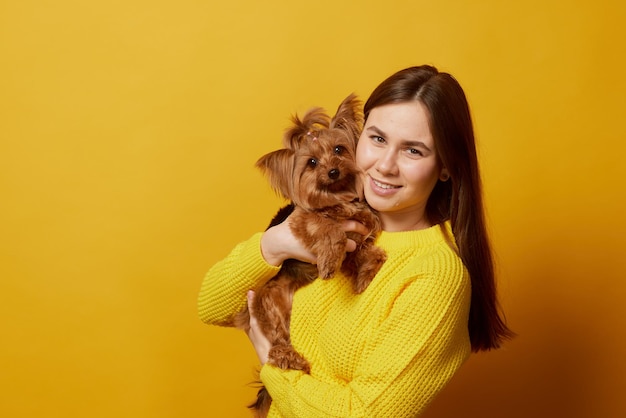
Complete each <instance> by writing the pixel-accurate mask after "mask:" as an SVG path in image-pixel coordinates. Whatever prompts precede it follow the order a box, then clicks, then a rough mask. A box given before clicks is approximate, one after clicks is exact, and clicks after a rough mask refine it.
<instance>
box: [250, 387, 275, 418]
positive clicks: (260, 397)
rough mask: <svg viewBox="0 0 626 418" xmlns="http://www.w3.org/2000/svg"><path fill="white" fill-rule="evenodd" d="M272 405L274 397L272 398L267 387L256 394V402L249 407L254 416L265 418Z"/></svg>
mask: <svg viewBox="0 0 626 418" xmlns="http://www.w3.org/2000/svg"><path fill="white" fill-rule="evenodd" d="M271 404H272V397H271V396H270V394H269V392H268V391H267V389H265V386H263V387H261V389H259V392H258V393H257V394H256V401H254V402H253V403H251V404H250V405H248V408H250V409H251V410H252V411H253V412H254V416H255V417H256V418H265V417H267V414H268V413H269V410H270V405H271Z"/></svg>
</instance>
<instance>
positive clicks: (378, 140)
mask: <svg viewBox="0 0 626 418" xmlns="http://www.w3.org/2000/svg"><path fill="white" fill-rule="evenodd" d="M372 141H374V142H376V143H377V144H384V143H385V138H383V137H382V136H373V137H372Z"/></svg>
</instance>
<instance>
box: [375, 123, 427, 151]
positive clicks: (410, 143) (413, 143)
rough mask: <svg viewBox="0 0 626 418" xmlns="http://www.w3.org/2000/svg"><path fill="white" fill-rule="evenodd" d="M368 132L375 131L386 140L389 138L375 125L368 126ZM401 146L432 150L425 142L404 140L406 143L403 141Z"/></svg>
mask: <svg viewBox="0 0 626 418" xmlns="http://www.w3.org/2000/svg"><path fill="white" fill-rule="evenodd" d="M366 130H367V131H373V132H374V133H375V134H376V135H380V136H381V137H383V138H386V137H387V136H386V134H385V133H384V132H383V131H382V130H380V129H379V128H378V127H377V126H375V125H372V126H368V127H367V129H366ZM401 144H402V146H405V147H421V148H424V149H425V150H426V151H430V150H431V149H430V148H428V146H427V145H426V144H425V143H424V142H422V141H409V140H404V141H401Z"/></svg>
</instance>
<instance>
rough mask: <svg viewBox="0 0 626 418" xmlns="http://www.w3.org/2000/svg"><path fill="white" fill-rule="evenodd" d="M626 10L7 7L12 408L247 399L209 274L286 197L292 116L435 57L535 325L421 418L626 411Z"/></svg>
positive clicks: (2, 114)
mask: <svg viewBox="0 0 626 418" xmlns="http://www.w3.org/2000/svg"><path fill="white" fill-rule="evenodd" d="M625 21H626V8H625V6H624V2H622V1H619V0H615V1H608V0H604V1H582V0H577V1H567V2H566V1H550V0H529V1H525V2H508V1H500V0H484V1H481V0H478V1H453V0H447V1H435V2H434V1H425V0H411V1H409V0H403V1H400V0H387V1H352V2H344V1H341V0H319V1H315V2H300V1H293V0H290V1H288V0H270V1H267V2H259V1H252V0H247V1H243V0H232V1H224V2H217V1H209V0H205V1H200V0H178V1H175V2H174V1H163V0H151V1H146V0H123V1H122V0H110V1H83V0H56V1H52V0H40V1H33V0H20V1H9V0H0V139H1V142H0V192H1V199H2V200H1V203H0V215H1V224H0V227H1V230H0V237H1V244H0V256H1V260H0V261H1V262H0V316H1V317H2V319H1V321H2V328H1V334H0V335H1V337H0V338H1V341H0V416H3V417H35V416H44V417H65V418H66V417H92V418H96V417H145V418H162V417H163V418H165V417H168V418H169V417H185V418H192V417H248V416H249V415H248V412H247V411H246V410H245V408H244V407H243V405H244V404H245V403H246V402H248V401H249V400H250V399H252V397H253V396H254V389H252V388H251V387H249V386H247V385H248V383H249V382H250V381H251V380H252V378H253V370H254V366H255V356H254V353H253V351H252V349H251V348H250V347H249V344H248V342H247V340H246V338H245V336H243V334H241V333H239V332H236V331H234V330H231V329H221V328H215V327H209V326H205V325H203V324H201V323H200V322H199V320H198V318H197V314H196V306H195V303H196V296H197V291H198V289H199V286H200V282H201V280H202V277H203V275H204V273H205V271H206V270H207V269H208V268H209V267H210V266H211V265H212V264H213V263H214V262H215V261H217V260H218V259H220V258H221V257H223V256H224V255H225V254H226V253H227V252H228V251H229V249H230V248H231V247H232V246H233V245H235V244H236V243H237V242H239V241H241V240H243V239H246V238H247V237H248V236H250V235H251V234H252V233H253V232H255V231H257V230H261V229H263V228H264V227H265V225H266V223H267V222H268V221H269V219H270V218H271V216H272V215H273V213H274V212H275V210H276V209H277V207H278V205H280V204H281V202H280V200H278V199H277V198H276V197H275V196H274V194H273V193H272V192H271V191H270V189H269V188H268V186H267V183H266V181H265V179H263V178H262V176H261V175H260V174H259V173H258V172H257V171H256V170H255V169H254V167H253V165H254V162H255V161H256V159H257V158H258V157H259V156H260V155H262V154H263V153H265V152H268V151H270V150H272V149H275V148H276V147H278V146H279V144H280V137H281V134H282V132H283V130H284V128H285V127H286V126H287V124H288V117H289V115H290V114H292V113H294V112H301V111H303V110H305V109H307V108H308V107H311V106H315V105H322V106H324V107H326V108H328V109H332V110H334V109H335V108H336V106H337V105H338V104H339V102H340V101H341V100H342V99H343V98H344V97H345V96H347V95H348V94H349V93H350V92H352V91H354V92H356V93H357V94H359V95H360V96H362V97H363V98H365V97H367V95H368V94H369V93H370V92H371V90H372V89H373V88H374V86H375V85H376V84H377V83H378V82H380V81H382V79H383V78H384V77H386V76H388V75H390V74H391V73H392V72H394V71H396V70H399V69H401V68H404V67H406V66H409V65H415V64H422V63H428V64H434V65H436V66H438V67H439V68H440V69H441V70H446V71H449V72H451V73H452V74H454V75H455V76H456V77H457V78H458V79H459V81H460V82H461V84H462V85H463V86H464V87H465V89H466V92H467V94H468V96H469V100H470V104H471V106H472V111H473V115H474V119H475V123H476V131H477V137H478V141H479V152H480V158H481V163H482V167H483V174H484V183H485V194H486V199H487V209H488V215H489V222H490V229H491V231H492V234H493V241H494V246H495V250H496V253H497V260H498V271H499V273H500V290H501V296H502V304H503V307H504V308H505V310H506V312H507V316H508V320H509V323H510V325H511V326H512V327H513V328H514V330H515V331H517V332H518V333H519V337H518V338H517V339H515V340H514V341H513V342H511V343H510V344H508V345H507V346H506V348H505V349H503V350H501V351H498V352H494V353H489V354H481V355H475V356H473V357H472V359H471V360H470V361H469V362H468V363H467V365H466V366H465V367H464V368H463V369H462V371H461V372H460V373H459V374H458V375H457V377H456V378H455V379H454V380H453V382H452V383H451V384H450V386H448V388H446V390H445V391H444V392H443V393H442V395H441V396H440V397H439V398H438V399H437V400H436V401H435V403H434V405H433V406H432V408H431V409H430V410H429V411H428V413H427V414H426V416H427V417H429V418H434V417H460V416H463V417H466V418H472V417H473V418H478V417H480V418H489V417H493V418H501V417H507V418H517V417H520V418H521V417H524V418H526V417H531V416H532V417H569V418H578V417H594V418H595V417H603V418H604V417H621V416H625V415H626V398H625V397H624V388H625V387H626V362H625V361H624V357H625V355H626V340H625V338H624V335H625V327H624V322H623V318H624V317H626V298H625V293H626V292H625V288H626V285H625V283H624V279H626V251H625V248H626V238H625V237H626V221H625V220H624V214H625V213H626V203H625V201H626V198H625V196H624V194H625V193H624V191H625V187H624V180H625V179H626V158H625V154H626V143H625V142H626V141H625V140H626V128H625V123H624V119H625V116H626V115H625V111H626V82H625V74H626V61H625V59H626V58H625V57H626V48H625V44H624V42H625V41H624V40H625V39H626V29H625V26H626V25H625V23H624V22H625Z"/></svg>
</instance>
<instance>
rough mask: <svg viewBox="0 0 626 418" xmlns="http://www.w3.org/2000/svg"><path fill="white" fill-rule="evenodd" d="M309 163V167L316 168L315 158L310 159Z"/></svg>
mask: <svg viewBox="0 0 626 418" xmlns="http://www.w3.org/2000/svg"><path fill="white" fill-rule="evenodd" d="M307 164H308V165H309V167H311V168H315V166H317V160H316V159H315V158H311V159H309V161H308V163H307Z"/></svg>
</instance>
